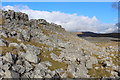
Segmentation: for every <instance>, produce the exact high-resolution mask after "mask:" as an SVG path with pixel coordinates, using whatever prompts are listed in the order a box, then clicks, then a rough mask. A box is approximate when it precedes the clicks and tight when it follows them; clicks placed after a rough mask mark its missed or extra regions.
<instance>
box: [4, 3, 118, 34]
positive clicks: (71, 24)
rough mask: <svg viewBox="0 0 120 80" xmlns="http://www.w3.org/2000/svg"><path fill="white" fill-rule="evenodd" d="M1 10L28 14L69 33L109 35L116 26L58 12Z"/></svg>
mask: <svg viewBox="0 0 120 80" xmlns="http://www.w3.org/2000/svg"><path fill="white" fill-rule="evenodd" d="M2 9H3V10H9V9H10V10H14V11H17V12H19V11H20V12H23V13H26V14H28V16H29V18H30V19H45V20H47V21H48V22H53V23H56V24H59V25H62V27H63V28H65V29H66V30H67V31H71V32H81V31H91V32H98V33H109V32H113V31H114V30H116V28H117V26H116V25H115V24H101V23H100V21H99V20H98V19H97V18H96V16H93V17H92V18H89V17H88V16H78V15H77V14H67V13H62V12H59V11H53V12H48V11H39V10H32V9H30V8H29V7H28V6H23V5H19V6H9V5H8V6H3V7H2Z"/></svg>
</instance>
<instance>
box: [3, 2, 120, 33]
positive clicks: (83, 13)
mask: <svg viewBox="0 0 120 80" xmlns="http://www.w3.org/2000/svg"><path fill="white" fill-rule="evenodd" d="M112 4H113V2H2V6H3V8H4V9H5V10H7V9H13V10H15V11H21V12H24V13H27V14H28V15H29V17H30V18H35V19H39V18H42V19H46V20H47V21H49V22H54V23H57V24H60V25H62V26H63V27H64V28H65V29H66V30H68V31H85V30H87V31H93V32H112V31H114V30H115V29H116V26H115V24H116V23H117V22H118V10H117V9H115V8H112ZM23 8H24V9H23Z"/></svg>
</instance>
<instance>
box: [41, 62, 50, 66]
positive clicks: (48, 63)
mask: <svg viewBox="0 0 120 80" xmlns="http://www.w3.org/2000/svg"><path fill="white" fill-rule="evenodd" d="M43 63H44V64H45V65H47V66H52V63H51V62H49V61H45V62H43Z"/></svg>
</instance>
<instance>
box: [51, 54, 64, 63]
mask: <svg viewBox="0 0 120 80" xmlns="http://www.w3.org/2000/svg"><path fill="white" fill-rule="evenodd" d="M50 56H51V58H52V59H53V60H55V61H59V62H61V61H62V60H61V59H60V58H59V57H58V56H57V55H55V54H54V53H51V54H50Z"/></svg>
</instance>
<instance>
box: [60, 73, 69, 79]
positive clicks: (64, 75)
mask: <svg viewBox="0 0 120 80" xmlns="http://www.w3.org/2000/svg"><path fill="white" fill-rule="evenodd" d="M67 76H68V74H66V73H63V74H62V75H61V76H60V77H61V78H67Z"/></svg>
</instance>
